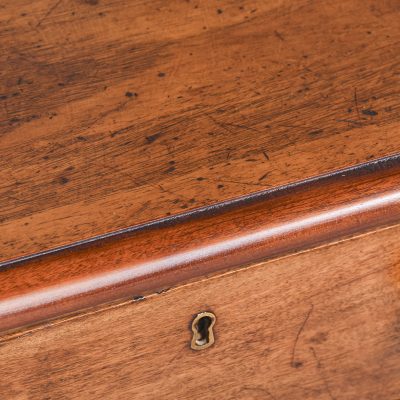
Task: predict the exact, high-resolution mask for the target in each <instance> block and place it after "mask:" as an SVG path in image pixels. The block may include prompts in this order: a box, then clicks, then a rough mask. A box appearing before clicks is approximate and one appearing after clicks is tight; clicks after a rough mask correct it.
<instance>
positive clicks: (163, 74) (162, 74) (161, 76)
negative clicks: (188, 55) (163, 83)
mask: <svg viewBox="0 0 400 400" xmlns="http://www.w3.org/2000/svg"><path fill="white" fill-rule="evenodd" d="M165 75H166V73H165V72H159V73H158V76H159V77H160V78H164V76H165Z"/></svg>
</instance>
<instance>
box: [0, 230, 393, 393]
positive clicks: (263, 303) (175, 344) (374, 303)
mask: <svg viewBox="0 0 400 400" xmlns="http://www.w3.org/2000/svg"><path fill="white" fill-rule="evenodd" d="M399 237H400V225H396V226H394V227H390V228H388V229H383V230H378V231H374V232H372V233H368V234H366V235H362V236H358V237H356V238H351V239H350V240H344V241H340V242H338V243H334V244H330V245H326V246H321V247H319V248H316V249H312V250H310V251H306V252H301V253H296V254H293V255H289V256H285V257H282V258H280V259H275V260H270V261H268V262H266V263H261V264H259V265H252V266H250V267H248V268H242V269H240V270H237V271H234V272H231V273H229V274H223V275H222V276H216V277H213V278H211V279H203V280H199V281H197V282H193V283H191V284H189V285H182V286H179V287H177V288H175V289H172V290H170V291H167V292H163V293H160V294H156V293H154V294H153V295H150V296H148V297H146V298H145V299H143V300H142V301H135V302H134V301H128V302H125V303H123V304H116V305H113V306H112V307H106V308H104V309H101V310H96V312H88V313H82V314H80V315H78V316H76V317H73V318H66V319H60V320H57V321H53V322H52V323H49V324H41V325H40V326H38V327H35V328H34V329H24V330H22V331H21V332H17V333H14V334H12V335H2V336H1V337H0V377H1V379H0V393H1V397H2V400H3V399H6V400H9V399H10V400H27V399H29V400H44V399H46V398H47V399H51V400H53V399H55V400H61V399H62V400H89V399H90V400H92V399H107V400H132V399H134V400H154V399H163V400H199V399H202V400H216V399H218V400H220V399H221V400H367V399H368V400H398V399H399V393H400V379H399V377H400V353H399V347H400V337H399V328H400V301H399V299H400V241H399ZM204 310H211V311H213V312H214V313H215V315H216V316H217V322H216V325H215V329H214V330H215V339H216V341H215V344H214V345H213V346H212V347H210V348H208V349H206V350H203V351H193V350H191V349H190V341H191V337H192V335H191V329H190V323H191V321H192V319H193V317H194V315H196V314H197V313H198V312H200V311H204Z"/></svg>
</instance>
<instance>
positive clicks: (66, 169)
mask: <svg viewBox="0 0 400 400" xmlns="http://www.w3.org/2000/svg"><path fill="white" fill-rule="evenodd" d="M74 169H75V167H73V166H72V165H70V166H69V167H67V168H65V171H73V170H74Z"/></svg>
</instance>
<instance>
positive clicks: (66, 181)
mask: <svg viewBox="0 0 400 400" xmlns="http://www.w3.org/2000/svg"><path fill="white" fill-rule="evenodd" d="M68 182H69V179H68V178H67V177H65V176H62V177H61V178H60V183H61V185H65V184H67V183H68Z"/></svg>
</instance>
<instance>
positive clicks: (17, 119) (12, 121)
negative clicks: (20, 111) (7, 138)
mask: <svg viewBox="0 0 400 400" xmlns="http://www.w3.org/2000/svg"><path fill="white" fill-rule="evenodd" d="M19 121H20V119H19V118H17V117H14V118H11V119H10V121H9V123H10V124H16V123H18V122H19Z"/></svg>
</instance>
